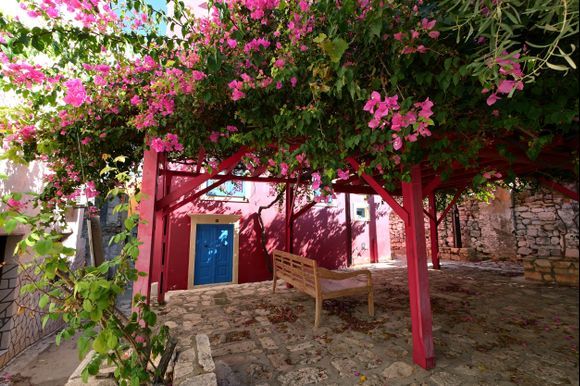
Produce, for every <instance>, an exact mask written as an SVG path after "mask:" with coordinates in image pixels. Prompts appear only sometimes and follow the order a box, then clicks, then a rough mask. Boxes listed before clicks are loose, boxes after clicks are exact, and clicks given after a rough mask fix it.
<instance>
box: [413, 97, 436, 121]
mask: <svg viewBox="0 0 580 386" xmlns="http://www.w3.org/2000/svg"><path fill="white" fill-rule="evenodd" d="M415 107H419V108H421V111H420V112H419V116H420V117H422V118H425V119H429V118H430V117H431V115H433V111H431V108H432V107H433V102H431V100H430V99H429V98H427V99H425V100H424V101H423V102H417V103H415Z"/></svg>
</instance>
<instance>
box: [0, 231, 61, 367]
mask: <svg viewBox="0 0 580 386" xmlns="http://www.w3.org/2000/svg"><path fill="white" fill-rule="evenodd" d="M17 238H18V237H10V238H9V242H8V245H7V248H6V249H7V251H9V250H13V249H9V248H13V247H14V243H15V242H16V240H15V239H17ZM6 255H7V258H6V261H5V262H6V263H5V264H4V266H3V267H2V270H1V272H2V276H1V277H2V279H1V280H0V288H1V289H0V332H1V334H0V336H1V340H2V341H1V345H2V346H0V347H1V348H2V349H1V350H0V368H2V367H3V366H4V365H5V364H6V363H7V362H8V361H9V360H10V359H12V358H14V357H15V356H16V355H18V354H19V353H20V352H22V351H23V350H24V349H26V348H27V347H28V346H30V345H31V344H33V343H35V342H36V341H38V340H39V339H40V338H42V337H44V336H46V335H49V334H52V333H53V332H55V331H56V330H58V329H59V328H60V327H62V322H61V321H60V320H56V321H55V320H49V321H48V323H47V324H46V325H45V326H44V328H42V315H41V313H40V312H39V311H38V299H39V298H40V293H38V292H37V293H32V294H30V293H29V294H25V295H22V294H21V293H20V288H21V287H22V286H23V285H25V284H27V283H30V282H32V281H34V279H35V275H34V273H33V272H32V268H30V269H28V270H26V271H20V272H19V265H18V264H17V262H16V260H15V259H16V257H14V256H12V255H11V254H10V253H7V254H6Z"/></svg>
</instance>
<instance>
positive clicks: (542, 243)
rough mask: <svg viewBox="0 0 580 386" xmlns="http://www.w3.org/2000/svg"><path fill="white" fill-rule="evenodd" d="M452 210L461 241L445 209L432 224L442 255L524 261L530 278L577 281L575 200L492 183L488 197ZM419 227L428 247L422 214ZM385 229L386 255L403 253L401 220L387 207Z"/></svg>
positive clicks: (576, 205)
mask: <svg viewBox="0 0 580 386" xmlns="http://www.w3.org/2000/svg"><path fill="white" fill-rule="evenodd" d="M571 189H574V190H575V188H574V187H571ZM425 209H427V206H426V207H425ZM458 211H459V222H460V225H461V226H460V228H461V240H462V247H461V248H457V247H456V245H454V237H453V236H454V235H453V226H452V215H451V212H450V213H449V214H448V215H447V216H446V218H445V219H444V220H443V221H442V222H441V224H440V225H439V227H438V231H439V246H440V257H441V258H442V259H450V260H485V259H493V260H512V261H525V272H526V277H527V278H529V279H531V280H542V281H549V282H558V283H562V284H573V285H574V284H575V285H577V284H578V247H579V242H578V202H576V201H573V200H571V199H569V198H567V197H565V196H563V195H562V194H560V193H558V192H553V191H551V190H549V189H547V188H539V189H536V190H529V189H528V190H524V191H522V192H516V193H514V194H512V193H511V192H509V191H507V190H504V189H498V190H497V191H496V193H495V199H493V200H492V201H491V202H490V203H485V202H478V201H475V200H464V201H463V202H461V203H460V205H458ZM425 229H426V232H425V233H426V236H427V246H428V248H427V249H428V250H429V249H430V248H429V243H430V241H429V225H428V221H427V218H426V216H425ZM390 232H391V248H392V252H391V253H392V255H393V256H396V257H397V258H401V257H404V256H405V235H404V224H403V222H402V221H401V220H400V219H399V218H398V216H397V215H396V214H394V213H393V212H391V214H390Z"/></svg>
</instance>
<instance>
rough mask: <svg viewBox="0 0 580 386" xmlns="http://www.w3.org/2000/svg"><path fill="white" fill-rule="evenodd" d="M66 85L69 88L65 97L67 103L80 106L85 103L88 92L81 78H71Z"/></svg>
mask: <svg viewBox="0 0 580 386" xmlns="http://www.w3.org/2000/svg"><path fill="white" fill-rule="evenodd" d="M64 86H65V87H66V88H67V93H66V95H65V97H64V101H65V103H67V104H69V105H72V106H74V107H79V106H81V105H82V104H83V103H85V101H86V99H87V92H86V90H85V86H84V85H83V82H82V81H81V80H80V79H78V78H74V79H69V80H67V81H66V82H65V83H64Z"/></svg>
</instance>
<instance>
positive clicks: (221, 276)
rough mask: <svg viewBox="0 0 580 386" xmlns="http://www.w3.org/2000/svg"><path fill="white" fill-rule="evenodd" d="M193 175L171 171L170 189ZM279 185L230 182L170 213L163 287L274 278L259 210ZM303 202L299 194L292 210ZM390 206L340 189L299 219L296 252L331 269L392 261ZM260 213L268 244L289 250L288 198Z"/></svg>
mask: <svg viewBox="0 0 580 386" xmlns="http://www.w3.org/2000/svg"><path fill="white" fill-rule="evenodd" d="M192 178H193V177H173V178H172V179H171V181H170V189H169V191H174V190H175V189H177V188H179V187H180V186H186V185H189V182H190V180H191V179H192ZM211 183H212V181H211V180H210V181H208V182H206V184H205V185H204V186H206V187H207V186H209V185H210V184H211ZM274 189H275V185H273V184H269V183H263V182H260V183H258V182H250V181H236V182H234V181H230V182H226V183H224V184H223V185H221V186H220V187H219V188H215V189H213V190H211V191H208V192H207V193H206V194H205V195H203V196H201V197H200V198H199V199H197V200H194V201H193V202H191V203H189V204H187V205H184V206H182V207H181V208H179V209H177V210H176V211H173V212H171V213H170V214H169V215H168V216H169V221H168V224H169V225H168V229H167V230H166V233H165V237H166V241H165V244H164V245H165V246H166V248H167V249H168V250H167V251H165V256H168V261H167V263H168V264H167V265H168V266H167V267H166V272H167V275H166V276H167V283H166V289H167V290H176V289H187V288H193V287H194V286H198V285H207V284H217V283H228V282H231V283H247V282H255V281H261V280H269V279H271V278H272V274H271V272H270V270H269V268H268V266H269V262H268V260H267V259H268V258H267V256H266V255H265V253H264V251H263V248H262V241H261V240H262V232H261V227H260V224H259V221H258V209H259V208H260V206H267V205H269V204H270V203H271V202H272V201H273V200H274V198H275V197H276V192H275V190H274ZM303 201H306V200H303ZM347 201H350V202H347ZM305 204H307V203H306V202H300V201H299V200H296V203H295V208H296V209H295V212H296V211H298V210H299V208H302V207H304V205H305ZM347 208H348V209H349V210H347ZM390 210H391V209H390V208H389V207H388V205H387V204H386V203H385V202H383V201H382V200H380V199H378V198H377V197H376V196H372V195H370V196H366V195H358V194H345V193H342V194H338V195H337V197H336V199H334V200H333V201H332V202H331V203H328V204H326V203H320V204H316V205H314V206H313V207H312V208H310V209H308V210H306V211H305V212H304V214H302V215H301V216H300V217H298V218H297V219H296V220H295V221H294V240H293V251H294V253H297V254H301V255H304V256H308V257H310V258H312V259H315V260H317V261H318V262H319V264H320V265H321V266H323V267H326V268H329V269H336V268H341V267H347V266H349V265H353V264H355V265H356V264H366V263H373V262H378V261H384V260H388V259H390V258H391V251H390V239H389V223H388V221H389V212H390ZM349 216H350V224H351V226H350V235H349V230H348V229H347V228H348V227H347V223H348V220H347V217H349ZM262 219H263V224H264V229H265V236H266V237H265V240H266V248H267V249H268V251H269V252H271V251H272V250H273V249H276V248H278V249H284V248H285V240H284V227H285V213H284V205H283V203H277V204H274V205H273V206H272V207H270V208H269V209H264V210H263V211H262ZM377 235H379V237H377ZM349 236H350V237H349ZM349 241H350V242H349ZM349 250H350V253H349ZM160 269H161V262H159V261H155V262H154V266H153V275H152V277H153V278H157V277H159V274H160Z"/></svg>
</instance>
